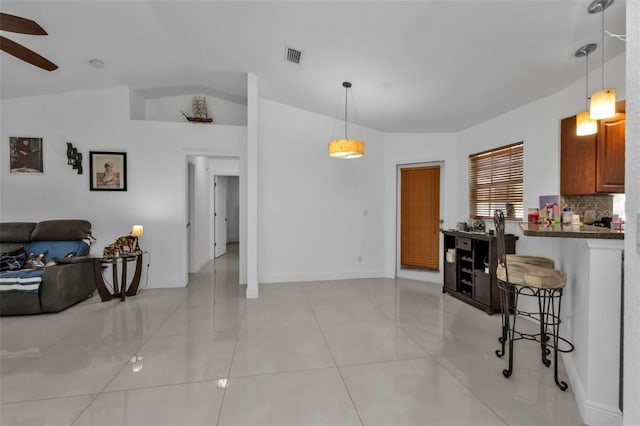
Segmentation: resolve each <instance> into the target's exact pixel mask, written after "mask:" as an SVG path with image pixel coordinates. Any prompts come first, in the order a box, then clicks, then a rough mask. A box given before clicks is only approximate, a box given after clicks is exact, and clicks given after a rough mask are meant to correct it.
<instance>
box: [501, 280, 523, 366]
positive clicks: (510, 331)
mask: <svg viewBox="0 0 640 426" xmlns="http://www.w3.org/2000/svg"><path fill="white" fill-rule="evenodd" d="M507 288H508V289H509V291H508V292H507V294H508V296H507V301H508V302H510V301H511V297H513V310H512V309H511V306H510V305H507V306H506V311H507V318H508V319H507V338H508V339H509V368H508V369H506V370H502V375H503V376H504V377H506V378H509V377H511V374H513V340H514V338H515V335H516V319H517V318H518V294H519V293H518V288H517V287H515V286H513V285H511V284H507Z"/></svg>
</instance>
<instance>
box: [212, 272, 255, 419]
mask: <svg viewBox="0 0 640 426" xmlns="http://www.w3.org/2000/svg"><path fill="white" fill-rule="evenodd" d="M213 262H214V271H215V259H213ZM214 277H215V273H214ZM217 284H218V283H217V281H216V280H215V278H214V283H213V286H214V290H213V295H214V296H213V298H214V305H215V302H216V298H215V293H216V292H215V288H216V286H217ZM246 313H247V307H246V305H245V306H244V307H243V308H242V315H240V320H239V321H238V330H237V331H236V343H235V345H234V346H233V353H232V354H231V361H230V362H229V369H228V370H227V377H226V380H227V382H226V386H225V387H224V391H223V392H222V398H221V399H220V407H218V416H217V417H216V426H218V425H219V424H220V418H221V417H222V408H223V407H224V398H225V397H226V396H227V389H228V388H229V381H230V380H231V370H232V368H233V361H234V359H235V357H236V350H237V349H238V342H239V341H240V332H241V331H242V320H243V319H244V316H245V315H246Z"/></svg>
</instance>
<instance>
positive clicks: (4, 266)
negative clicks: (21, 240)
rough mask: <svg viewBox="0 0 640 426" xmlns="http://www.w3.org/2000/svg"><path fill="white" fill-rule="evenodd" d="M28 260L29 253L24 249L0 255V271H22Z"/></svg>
mask: <svg viewBox="0 0 640 426" xmlns="http://www.w3.org/2000/svg"><path fill="white" fill-rule="evenodd" d="M26 260H27V252H25V251H24V247H20V248H18V249H16V250H13V251H10V252H8V253H2V254H0V271H16V270H18V269H21V268H22V266H23V265H24V262H25V261H26Z"/></svg>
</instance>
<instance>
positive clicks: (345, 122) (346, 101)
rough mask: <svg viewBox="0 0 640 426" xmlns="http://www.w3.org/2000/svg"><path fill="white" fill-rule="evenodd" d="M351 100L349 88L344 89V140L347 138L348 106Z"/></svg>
mask: <svg viewBox="0 0 640 426" xmlns="http://www.w3.org/2000/svg"><path fill="white" fill-rule="evenodd" d="M348 99H349V88H348V87H345V88H344V138H345V139H348V138H347V104H348Z"/></svg>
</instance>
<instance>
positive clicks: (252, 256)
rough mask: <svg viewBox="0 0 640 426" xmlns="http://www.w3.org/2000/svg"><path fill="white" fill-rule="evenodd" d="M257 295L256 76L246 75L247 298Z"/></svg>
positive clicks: (253, 297)
mask: <svg viewBox="0 0 640 426" xmlns="http://www.w3.org/2000/svg"><path fill="white" fill-rule="evenodd" d="M257 297H258V77H257V76H255V75H253V74H248V75H247V299H255V298H257Z"/></svg>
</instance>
